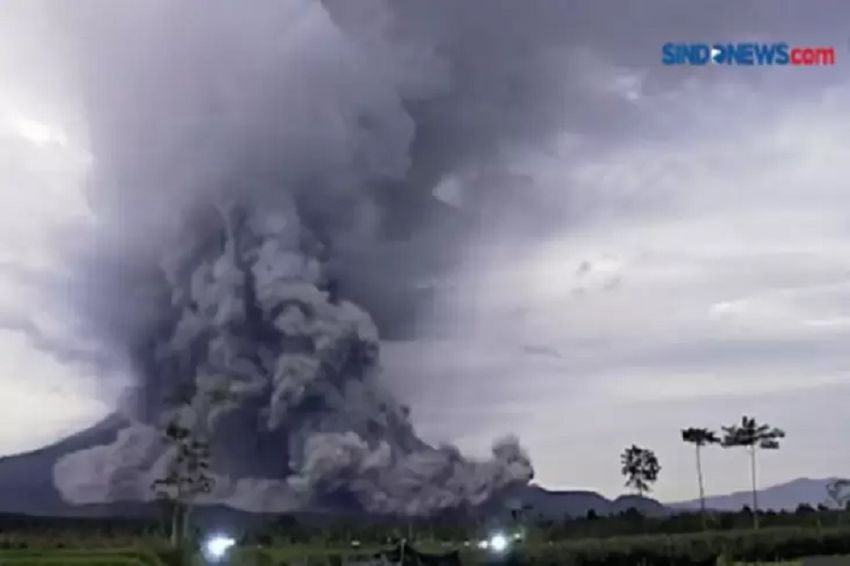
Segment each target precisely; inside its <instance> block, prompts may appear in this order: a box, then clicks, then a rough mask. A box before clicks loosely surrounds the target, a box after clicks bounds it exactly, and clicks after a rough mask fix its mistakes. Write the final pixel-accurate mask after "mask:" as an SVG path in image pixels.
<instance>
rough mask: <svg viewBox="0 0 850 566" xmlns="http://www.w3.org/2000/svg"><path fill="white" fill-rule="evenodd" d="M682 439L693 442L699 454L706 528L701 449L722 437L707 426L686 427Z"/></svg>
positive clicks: (698, 465) (701, 498)
mask: <svg viewBox="0 0 850 566" xmlns="http://www.w3.org/2000/svg"><path fill="white" fill-rule="evenodd" d="M682 440H683V441H684V442H689V443H691V444H693V445H694V446H695V448H696V454H697V480H698V482H699V508H700V514H701V515H702V527H703V528H705V527H706V524H705V489H704V488H703V483H702V461H701V459H700V451H701V449H702V447H703V446H706V445H709V444H719V443H720V438H719V437H718V436H717V434H715V432H714V431H713V430H708V429H707V428H686V429H684V430H682Z"/></svg>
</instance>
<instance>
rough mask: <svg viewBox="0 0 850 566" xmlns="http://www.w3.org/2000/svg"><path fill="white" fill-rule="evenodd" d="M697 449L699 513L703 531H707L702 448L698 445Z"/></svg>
mask: <svg viewBox="0 0 850 566" xmlns="http://www.w3.org/2000/svg"><path fill="white" fill-rule="evenodd" d="M696 448H697V450H696V451H697V481H698V482H699V511H700V516H701V517H702V529H703V530H707V529H708V525H707V524H706V521H705V489H704V488H703V485H702V461H701V460H700V446H699V444H697V445H696Z"/></svg>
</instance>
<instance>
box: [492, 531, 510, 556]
mask: <svg viewBox="0 0 850 566" xmlns="http://www.w3.org/2000/svg"><path fill="white" fill-rule="evenodd" d="M508 544H509V541H508V537H506V536H505V535H503V534H502V533H496V534H495V535H493V536H492V537H490V550H492V551H493V552H504V550H505V549H506V548H508Z"/></svg>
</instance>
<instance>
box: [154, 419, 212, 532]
mask: <svg viewBox="0 0 850 566" xmlns="http://www.w3.org/2000/svg"><path fill="white" fill-rule="evenodd" d="M164 437H165V440H166V441H167V442H168V443H169V444H171V445H172V447H173V450H174V452H175V455H174V458H173V459H172V460H171V462H170V463H169V466H168V469H167V470H166V472H165V475H164V477H162V478H159V479H157V480H155V481H154V482H153V485H152V486H151V487H152V489H154V490H155V491H156V493H157V496H158V497H159V498H160V499H162V500H163V501H164V502H165V503H166V504H167V505H168V506H169V507H170V508H171V515H172V521H171V545H172V547H174V548H177V547H178V546H179V545H180V544H181V543H182V542H183V541H184V539H185V537H186V533H187V532H188V530H189V517H190V513H191V506H192V503H193V502H194V500H195V498H196V497H197V496H198V495H200V494H203V493H209V492H210V490H211V489H212V484H213V481H212V478H211V477H210V475H209V469H210V450H209V444H208V443H207V442H206V441H205V440H203V439H201V438H199V437H198V435H197V434H196V433H195V432H194V431H193V430H192V428H191V426H189V425H186V424H184V423H183V422H181V420H180V416H179V414H177V415H175V416H174V417H173V418H172V420H170V421H169V422H168V424H167V425H166V427H165V431H164Z"/></svg>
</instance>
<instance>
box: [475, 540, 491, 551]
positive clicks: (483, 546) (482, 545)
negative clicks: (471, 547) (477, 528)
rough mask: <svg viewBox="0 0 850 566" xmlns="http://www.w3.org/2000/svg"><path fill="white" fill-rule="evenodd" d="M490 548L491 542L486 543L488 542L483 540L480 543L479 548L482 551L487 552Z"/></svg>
mask: <svg viewBox="0 0 850 566" xmlns="http://www.w3.org/2000/svg"><path fill="white" fill-rule="evenodd" d="M488 546H490V542H489V541H486V540H482V541H480V542H479V543H478V548H480V549H482V550H486V548H487V547H488Z"/></svg>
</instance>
